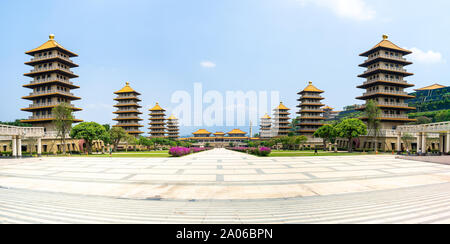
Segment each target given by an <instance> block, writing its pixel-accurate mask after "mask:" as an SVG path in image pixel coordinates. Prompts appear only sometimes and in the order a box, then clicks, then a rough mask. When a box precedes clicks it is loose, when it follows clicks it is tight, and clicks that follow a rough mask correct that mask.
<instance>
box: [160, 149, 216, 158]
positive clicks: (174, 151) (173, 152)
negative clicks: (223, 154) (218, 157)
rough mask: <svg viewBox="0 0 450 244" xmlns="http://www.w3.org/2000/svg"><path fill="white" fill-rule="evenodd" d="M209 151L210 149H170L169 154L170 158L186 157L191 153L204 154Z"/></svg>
mask: <svg viewBox="0 0 450 244" xmlns="http://www.w3.org/2000/svg"><path fill="white" fill-rule="evenodd" d="M207 150H210V148H205V147H191V148H187V147H172V148H171V149H170V150H169V154H170V155H171V156H172V157H183V156H186V155H188V154H191V153H199V152H204V151H207Z"/></svg>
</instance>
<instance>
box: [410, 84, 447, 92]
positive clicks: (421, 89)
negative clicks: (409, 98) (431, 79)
mask: <svg viewBox="0 0 450 244" xmlns="http://www.w3.org/2000/svg"><path fill="white" fill-rule="evenodd" d="M445 87H446V86H443V85H440V84H434V85H431V86H426V87H423V88H420V89H416V90H415V91H429V90H436V89H441V88H445Z"/></svg>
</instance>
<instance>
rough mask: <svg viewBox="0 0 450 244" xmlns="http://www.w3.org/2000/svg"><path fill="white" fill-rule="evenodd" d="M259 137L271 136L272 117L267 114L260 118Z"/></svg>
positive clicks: (266, 137) (267, 137)
mask: <svg viewBox="0 0 450 244" xmlns="http://www.w3.org/2000/svg"><path fill="white" fill-rule="evenodd" d="M259 137H261V139H269V138H272V118H271V117H270V116H269V115H268V114H266V115H264V117H262V118H261V124H260V129H259Z"/></svg>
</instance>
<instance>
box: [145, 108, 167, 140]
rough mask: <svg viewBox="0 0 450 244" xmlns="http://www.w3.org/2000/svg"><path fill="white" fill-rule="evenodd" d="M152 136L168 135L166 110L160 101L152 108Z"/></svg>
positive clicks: (162, 136) (161, 136)
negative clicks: (160, 104)
mask: <svg viewBox="0 0 450 244" xmlns="http://www.w3.org/2000/svg"><path fill="white" fill-rule="evenodd" d="M149 111H150V123H149V125H150V128H149V129H150V137H152V138H164V137H165V136H166V130H167V128H166V118H165V117H166V114H165V112H166V110H165V109H163V108H161V106H159V104H158V103H156V105H155V107H153V108H151V109H150V110H149Z"/></svg>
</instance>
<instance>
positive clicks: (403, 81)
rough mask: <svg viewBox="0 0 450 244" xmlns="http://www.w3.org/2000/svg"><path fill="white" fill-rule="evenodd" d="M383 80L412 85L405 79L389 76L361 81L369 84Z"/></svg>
mask: <svg viewBox="0 0 450 244" xmlns="http://www.w3.org/2000/svg"><path fill="white" fill-rule="evenodd" d="M383 81H387V82H394V83H399V84H402V85H408V86H413V85H411V84H408V82H407V81H405V80H402V79H391V78H378V79H374V80H369V81H366V82H364V83H363V85H370V84H373V83H377V82H383Z"/></svg>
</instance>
